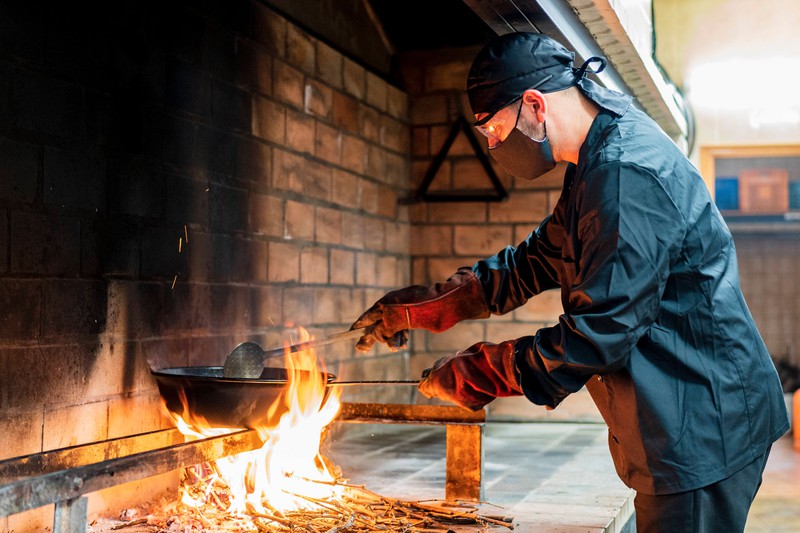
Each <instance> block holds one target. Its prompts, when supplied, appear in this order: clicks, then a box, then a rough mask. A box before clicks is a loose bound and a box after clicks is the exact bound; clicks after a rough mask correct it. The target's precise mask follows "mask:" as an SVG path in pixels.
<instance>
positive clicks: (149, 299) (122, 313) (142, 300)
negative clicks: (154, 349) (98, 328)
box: [105, 279, 172, 338]
mask: <svg viewBox="0 0 800 533" xmlns="http://www.w3.org/2000/svg"><path fill="white" fill-rule="evenodd" d="M169 283H170V285H167V284H165V283H159V282H142V281H137V280H131V281H129V280H122V279H117V280H109V281H108V289H107V292H108V310H107V317H106V329H105V333H117V334H119V335H121V336H122V337H123V338H136V337H151V336H153V335H156V334H158V333H159V332H160V330H161V326H162V323H161V320H162V316H161V315H162V309H163V308H164V294H165V292H166V291H168V290H170V286H171V283H172V280H170V281H169Z"/></svg>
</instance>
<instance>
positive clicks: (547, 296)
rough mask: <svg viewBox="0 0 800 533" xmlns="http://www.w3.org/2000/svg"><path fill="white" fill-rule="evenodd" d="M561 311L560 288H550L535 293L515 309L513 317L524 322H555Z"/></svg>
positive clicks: (562, 311)
mask: <svg viewBox="0 0 800 533" xmlns="http://www.w3.org/2000/svg"><path fill="white" fill-rule="evenodd" d="M563 313H564V308H563V307H562V305H561V289H551V290H548V291H544V292H542V293H540V294H537V295H536V296H534V297H533V298H531V299H530V300H528V302H527V303H526V304H525V305H523V306H522V307H518V308H517V309H515V310H514V319H515V320H519V321H524V322H545V323H549V324H555V323H556V322H557V321H558V317H559V316H560V315H562V314H563Z"/></svg>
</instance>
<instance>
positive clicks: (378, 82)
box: [366, 72, 387, 111]
mask: <svg viewBox="0 0 800 533" xmlns="http://www.w3.org/2000/svg"><path fill="white" fill-rule="evenodd" d="M386 100H387V90H386V82H385V81H383V80H382V79H381V78H379V77H378V76H376V75H375V74H373V73H372V72H367V97H366V101H367V103H368V104H369V105H371V106H373V107H376V108H378V109H379V110H380V111H386V103H387V102H386Z"/></svg>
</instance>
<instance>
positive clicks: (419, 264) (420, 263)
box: [411, 257, 431, 285]
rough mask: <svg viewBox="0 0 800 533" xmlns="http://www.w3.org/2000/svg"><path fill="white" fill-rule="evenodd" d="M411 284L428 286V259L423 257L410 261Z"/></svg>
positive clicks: (429, 281)
mask: <svg viewBox="0 0 800 533" xmlns="http://www.w3.org/2000/svg"><path fill="white" fill-rule="evenodd" d="M411 283H413V284H414V285H429V284H430V283H431V280H430V278H428V259H427V258H424V257H415V258H414V259H413V261H411Z"/></svg>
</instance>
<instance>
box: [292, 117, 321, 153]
mask: <svg viewBox="0 0 800 533" xmlns="http://www.w3.org/2000/svg"><path fill="white" fill-rule="evenodd" d="M315 122H316V121H315V120H314V118H313V117H310V116H308V115H306V114H305V113H302V112H300V111H292V110H291V109H289V110H287V111H286V145H287V146H288V147H289V148H293V149H295V150H297V151H298V152H306V153H309V154H313V153H314V123H315Z"/></svg>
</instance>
